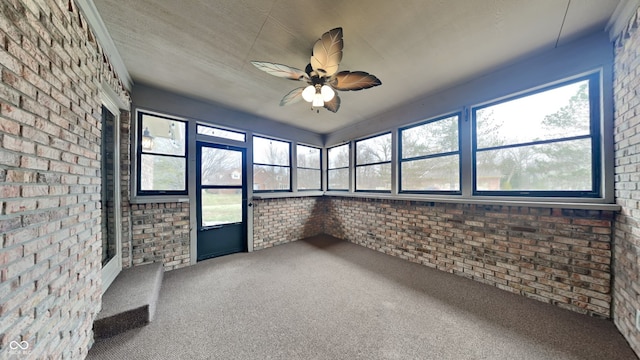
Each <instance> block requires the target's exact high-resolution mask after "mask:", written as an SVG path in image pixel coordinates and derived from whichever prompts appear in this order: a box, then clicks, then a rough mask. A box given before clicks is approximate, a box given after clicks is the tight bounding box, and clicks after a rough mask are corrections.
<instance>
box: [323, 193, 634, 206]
mask: <svg viewBox="0 0 640 360" xmlns="http://www.w3.org/2000/svg"><path fill="white" fill-rule="evenodd" d="M324 195H326V196H333V197H352V198H368V199H388V200H409V201H422V202H439V203H452V204H476V205H492V206H526V207H543V208H552V209H577V210H605V211H620V209H621V207H620V205H617V204H607V203H598V202H596V200H597V199H582V200H583V201H577V199H567V198H562V199H548V198H544V199H532V198H518V199H514V198H500V199H496V198H490V199H488V198H481V197H474V198H466V197H462V196H451V195H449V196H437V195H424V196H418V195H404V194H401V195H392V194H383V193H378V194H374V193H353V192H341V191H327V192H325V193H324Z"/></svg>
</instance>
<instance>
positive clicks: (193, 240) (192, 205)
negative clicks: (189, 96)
mask: <svg viewBox="0 0 640 360" xmlns="http://www.w3.org/2000/svg"><path fill="white" fill-rule="evenodd" d="M199 123H200V122H198V121H196V120H190V121H189V123H188V125H187V126H188V128H189V134H193V136H192V137H191V139H189V140H188V142H187V147H188V152H189V154H190V155H189V160H188V162H187V171H188V172H189V173H190V174H195V173H196V171H198V170H199V169H197V165H196V155H195V154H196V148H197V143H199V142H201V143H207V144H218V145H229V146H232V147H237V148H244V149H245V150H246V151H245V159H246V162H247V163H246V166H245V174H246V177H247V202H248V204H252V200H253V151H252V149H253V147H251V139H253V132H252V131H250V130H243V131H242V132H244V133H245V136H246V137H245V141H234V140H229V139H224V138H214V137H211V136H207V135H202V134H198V131H197V130H198V129H197V127H198V124H199ZM201 124H202V125H209V126H211V125H213V126H217V127H222V128H225V126H222V125H218V124H215V123H209V122H201ZM233 130H234V131H238V130H237V129H233ZM188 180H189V183H188V184H187V185H188V188H189V200H188V201H189V214H190V216H189V226H190V228H189V239H190V240H189V265H195V264H196V263H197V262H198V219H197V216H196V214H197V211H198V209H197V207H198V205H197V204H196V191H197V189H196V177H195V176H189V179H188ZM246 213H247V219H246V230H247V237H246V240H247V244H246V249H247V252H252V251H253V206H248V208H247V209H246Z"/></svg>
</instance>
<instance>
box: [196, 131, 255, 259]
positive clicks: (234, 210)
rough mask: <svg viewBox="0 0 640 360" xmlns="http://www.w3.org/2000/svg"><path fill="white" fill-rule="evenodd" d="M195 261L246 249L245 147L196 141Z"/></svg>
mask: <svg viewBox="0 0 640 360" xmlns="http://www.w3.org/2000/svg"><path fill="white" fill-rule="evenodd" d="M196 156H197V157H196V159H197V169H199V171H198V174H197V176H196V186H197V189H196V190H197V195H196V204H197V209H198V211H197V220H198V240H197V241H198V244H197V245H198V251H197V254H198V261H200V260H204V259H208V258H212V257H216V256H222V255H228V254H233V253H237V252H243V251H247V225H246V224H247V186H246V183H247V181H246V180H247V179H246V174H245V168H246V166H245V165H246V150H245V149H244V148H237V147H233V146H227V145H215V144H208V143H198V145H197V155H196Z"/></svg>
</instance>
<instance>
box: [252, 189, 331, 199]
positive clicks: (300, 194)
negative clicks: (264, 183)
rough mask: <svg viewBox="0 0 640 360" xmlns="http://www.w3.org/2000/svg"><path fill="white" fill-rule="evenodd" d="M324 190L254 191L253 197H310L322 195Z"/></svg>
mask: <svg viewBox="0 0 640 360" xmlns="http://www.w3.org/2000/svg"><path fill="white" fill-rule="evenodd" d="M322 195H324V191H320V190H318V191H291V192H289V191H287V192H273V193H267V192H265V193H254V194H253V198H254V199H281V198H297V197H312V196H322Z"/></svg>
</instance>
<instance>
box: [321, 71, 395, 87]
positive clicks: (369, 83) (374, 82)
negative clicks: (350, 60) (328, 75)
mask: <svg viewBox="0 0 640 360" xmlns="http://www.w3.org/2000/svg"><path fill="white" fill-rule="evenodd" d="M329 84H330V85H331V86H332V87H333V88H334V89H336V90H343V91H345V90H352V91H355V90H362V89H368V88H371V87H374V86H378V85H382V81H380V79H378V78H377V77H376V76H375V75H371V74H369V73H368V72H364V71H341V72H339V73H337V74H335V75H334V76H333V78H332V79H331V80H330V81H329Z"/></svg>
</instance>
